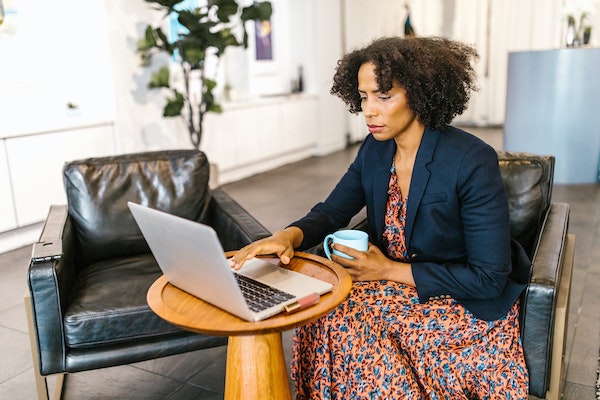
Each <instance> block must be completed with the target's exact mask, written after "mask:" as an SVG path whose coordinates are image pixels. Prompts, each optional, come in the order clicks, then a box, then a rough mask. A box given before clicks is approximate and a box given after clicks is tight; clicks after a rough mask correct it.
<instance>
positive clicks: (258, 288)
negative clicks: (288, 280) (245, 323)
mask: <svg viewBox="0 0 600 400" xmlns="http://www.w3.org/2000/svg"><path fill="white" fill-rule="evenodd" d="M233 275H235V279H236V280H237V283H238V285H239V287H240V289H242V294H243V295H244V298H245V299H246V303H248V307H250V309H251V310H252V311H254V312H258V311H262V310H266V309H267V308H269V307H272V306H276V305H277V304H281V303H283V302H284V301H286V300H289V299H293V298H294V296H293V295H291V294H289V293H287V292H284V291H282V290H279V289H276V288H274V287H272V286H269V285H265V284H264V283H262V282H258V281H256V280H254V279H252V278H248V277H247V276H245V275H241V274H238V273H235V274H233Z"/></svg>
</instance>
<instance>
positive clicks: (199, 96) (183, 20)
mask: <svg viewBox="0 0 600 400" xmlns="http://www.w3.org/2000/svg"><path fill="white" fill-rule="evenodd" d="M145 1H146V2H148V3H153V4H154V5H155V6H156V7H157V9H159V10H162V11H164V13H165V17H171V20H172V21H173V22H176V24H177V25H178V26H177V28H176V29H173V25H174V24H172V26H171V35H170V36H171V38H169V37H167V34H165V32H164V31H163V28H162V27H160V26H159V27H155V26H152V25H148V26H147V27H146V30H145V35H144V37H143V38H141V39H140V40H139V41H138V43H137V51H138V55H139V57H140V64H141V66H144V67H146V66H151V57H152V54H153V53H155V52H162V53H167V54H168V55H169V56H170V57H171V59H172V60H174V61H175V62H174V63H171V64H170V65H168V66H163V67H161V68H160V69H159V70H158V71H156V72H154V73H153V74H152V78H151V80H150V82H149V84H148V87H149V88H151V89H162V90H164V91H166V92H167V93H168V95H167V102H166V104H165V106H164V108H163V116H164V117H182V118H183V119H184V121H185V123H186V126H187V129H188V131H189V135H190V139H191V142H192V144H193V146H194V147H195V148H199V147H200V142H201V141H202V134H203V121H204V116H205V115H206V113H208V112H216V113H220V112H221V111H222V110H221V106H220V105H219V104H218V102H217V101H216V100H215V96H214V94H213V89H215V87H216V85H217V81H216V74H217V72H218V63H219V60H220V58H221V57H222V56H223V54H224V52H225V49H226V48H227V47H230V46H233V47H240V46H243V47H244V48H247V47H248V32H247V30H246V25H245V23H246V21H257V24H258V23H262V22H263V21H269V18H270V17H271V14H272V7H271V3H270V2H262V3H256V2H255V3H252V4H251V5H249V6H247V7H243V8H241V10H240V7H239V6H238V4H237V3H236V1H235V0H208V1H207V2H206V3H204V5H198V2H197V1H193V0H192V1H189V0H145Z"/></svg>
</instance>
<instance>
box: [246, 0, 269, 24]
mask: <svg viewBox="0 0 600 400" xmlns="http://www.w3.org/2000/svg"><path fill="white" fill-rule="evenodd" d="M272 14H273V7H272V6H271V3H269V2H268V1H267V2H263V3H254V4H252V5H251V6H248V7H244V8H243V9H242V15H241V16H240V18H241V19H242V21H244V22H245V21H249V20H255V19H258V20H260V21H267V20H268V19H269V18H271V15H272Z"/></svg>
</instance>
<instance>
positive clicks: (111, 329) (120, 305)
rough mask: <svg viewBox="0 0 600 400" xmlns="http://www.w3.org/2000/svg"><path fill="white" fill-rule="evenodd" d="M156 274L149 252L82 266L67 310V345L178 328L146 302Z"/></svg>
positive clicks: (86, 344) (79, 345)
mask: <svg viewBox="0 0 600 400" xmlns="http://www.w3.org/2000/svg"><path fill="white" fill-rule="evenodd" d="M160 275H161V271H160V269H159V268H158V265H157V264H156V261H155V260H154V258H153V257H152V255H150V254H146V255H139V256H135V257H129V258H121V259H113V260H107V261H102V262H99V263H96V264H93V265H90V266H89V267H87V268H86V269H84V270H83V271H82V272H81V273H80V274H79V276H78V277H77V281H76V282H75V285H74V287H73V291H72V295H71V299H70V301H69V304H70V305H69V307H68V309H67V310H66V312H65V317H64V329H65V338H66V342H67V346H69V347H71V348H84V347H92V346H98V345H106V344H115V343H120V342H131V341H143V340H145V339H147V338H151V337H156V336H164V335H171V334H173V335H176V334H178V333H181V332H182V330H181V329H180V328H177V327H175V326H174V325H171V324H169V323H168V322H166V321H164V320H162V319H161V318H159V317H158V316H157V315H156V314H154V312H153V311H152V310H151V309H150V307H149V306H148V304H147V302H146V293H147V292H148V289H149V288H150V286H151V285H152V283H153V282H154V281H155V280H156V279H157V278H158V277H159V276H160Z"/></svg>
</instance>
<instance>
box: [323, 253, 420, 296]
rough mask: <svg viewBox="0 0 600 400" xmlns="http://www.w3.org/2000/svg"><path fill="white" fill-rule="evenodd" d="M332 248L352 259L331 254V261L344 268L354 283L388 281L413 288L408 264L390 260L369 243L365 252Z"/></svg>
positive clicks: (413, 284)
mask: <svg viewBox="0 0 600 400" xmlns="http://www.w3.org/2000/svg"><path fill="white" fill-rule="evenodd" d="M333 248H334V249H336V250H337V251H340V252H342V253H345V254H348V255H349V256H350V257H353V258H354V260H350V259H348V258H345V257H341V256H338V255H335V254H333V253H332V254H331V260H332V261H335V262H337V263H338V264H341V265H343V266H344V267H346V270H347V271H348V273H349V274H350V276H352V280H353V281H354V282H357V281H377V280H390V281H396V282H400V283H404V284H407V285H410V286H415V280H414V278H413V276H412V267H411V265H410V264H407V263H403V262H398V261H393V260H390V259H389V258H387V257H386V256H385V254H383V253H382V252H381V250H379V248H378V247H377V246H375V245H373V244H371V243H369V247H368V248H367V251H359V250H355V249H353V248H351V247H348V246H344V245H341V244H334V245H333Z"/></svg>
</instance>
